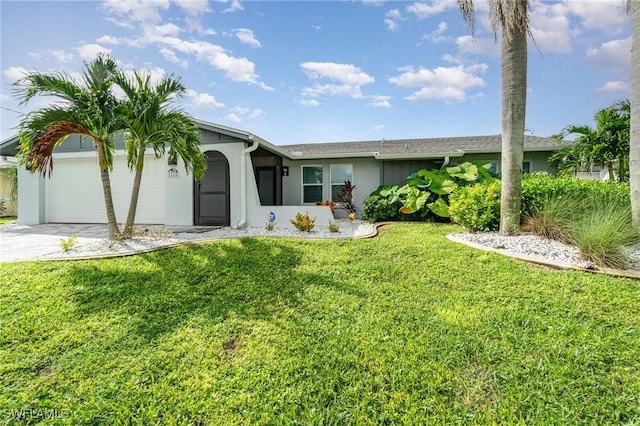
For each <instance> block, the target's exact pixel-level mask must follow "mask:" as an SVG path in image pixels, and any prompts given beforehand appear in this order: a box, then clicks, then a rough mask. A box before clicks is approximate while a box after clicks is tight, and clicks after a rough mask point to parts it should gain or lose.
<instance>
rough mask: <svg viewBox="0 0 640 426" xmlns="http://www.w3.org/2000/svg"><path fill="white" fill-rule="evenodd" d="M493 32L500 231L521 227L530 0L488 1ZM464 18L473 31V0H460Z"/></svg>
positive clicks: (508, 232)
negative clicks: (498, 55)
mask: <svg viewBox="0 0 640 426" xmlns="http://www.w3.org/2000/svg"><path fill="white" fill-rule="evenodd" d="M487 1H488V3H489V18H490V21H491V27H492V29H493V32H494V34H496V35H497V33H498V31H499V30H501V31H502V47H501V49H502V156H501V162H502V178H501V180H502V196H501V206H500V234H501V235H517V234H518V232H519V229H520V204H521V196H522V160H523V156H524V130H525V116H526V104H527V36H531V30H530V27H529V2H528V0H487ZM458 6H459V8H460V11H461V12H462V16H463V18H464V20H465V21H466V22H467V23H468V24H469V26H470V27H471V31H472V32H474V21H475V12H474V4H473V0H458Z"/></svg>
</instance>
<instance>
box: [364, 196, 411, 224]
mask: <svg viewBox="0 0 640 426" xmlns="http://www.w3.org/2000/svg"><path fill="white" fill-rule="evenodd" d="M400 207H402V204H400V202H399V201H396V202H391V200H390V199H389V198H387V197H383V196H381V195H370V196H368V197H367V199H366V200H364V208H363V209H362V218H363V219H365V220H370V221H372V222H381V221H387V220H398V219H399V216H400V213H399V212H398V211H399V210H400Z"/></svg>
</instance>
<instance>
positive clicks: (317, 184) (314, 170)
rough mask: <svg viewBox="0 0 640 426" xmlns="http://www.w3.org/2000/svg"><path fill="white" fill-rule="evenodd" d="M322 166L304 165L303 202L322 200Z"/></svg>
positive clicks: (309, 202)
mask: <svg viewBox="0 0 640 426" xmlns="http://www.w3.org/2000/svg"><path fill="white" fill-rule="evenodd" d="M322 183H323V180H322V166H302V203H303V204H311V203H315V202H316V201H322Z"/></svg>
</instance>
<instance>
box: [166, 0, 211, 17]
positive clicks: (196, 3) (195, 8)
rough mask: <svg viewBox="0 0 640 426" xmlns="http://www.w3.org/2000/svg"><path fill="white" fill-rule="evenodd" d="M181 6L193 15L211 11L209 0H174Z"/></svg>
mask: <svg viewBox="0 0 640 426" xmlns="http://www.w3.org/2000/svg"><path fill="white" fill-rule="evenodd" d="M173 2H174V3H176V4H177V5H178V6H180V8H182V9H183V10H184V11H185V12H187V13H188V14H189V15H191V16H197V15H200V14H202V13H205V12H208V11H209V2H208V1H207V0H173Z"/></svg>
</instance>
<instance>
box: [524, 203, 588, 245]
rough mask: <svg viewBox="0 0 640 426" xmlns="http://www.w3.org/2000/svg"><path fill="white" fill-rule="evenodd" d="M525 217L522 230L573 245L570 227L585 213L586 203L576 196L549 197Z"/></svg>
mask: <svg viewBox="0 0 640 426" xmlns="http://www.w3.org/2000/svg"><path fill="white" fill-rule="evenodd" d="M537 203H538V204H539V205H537V206H535V207H533V210H534V211H533V212H532V213H530V214H527V215H525V216H524V218H523V219H524V225H523V226H522V230H523V231H525V232H531V233H532V234H535V235H538V236H541V237H543V238H549V239H552V240H558V241H562V242H564V243H571V235H570V226H571V224H572V223H573V222H574V221H575V220H576V218H577V217H579V216H580V213H581V212H582V211H584V209H585V208H586V207H585V203H584V202H583V200H581V199H578V198H577V197H576V196H575V195H566V196H548V197H546V199H544V201H541V200H539V201H538V202H537Z"/></svg>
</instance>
